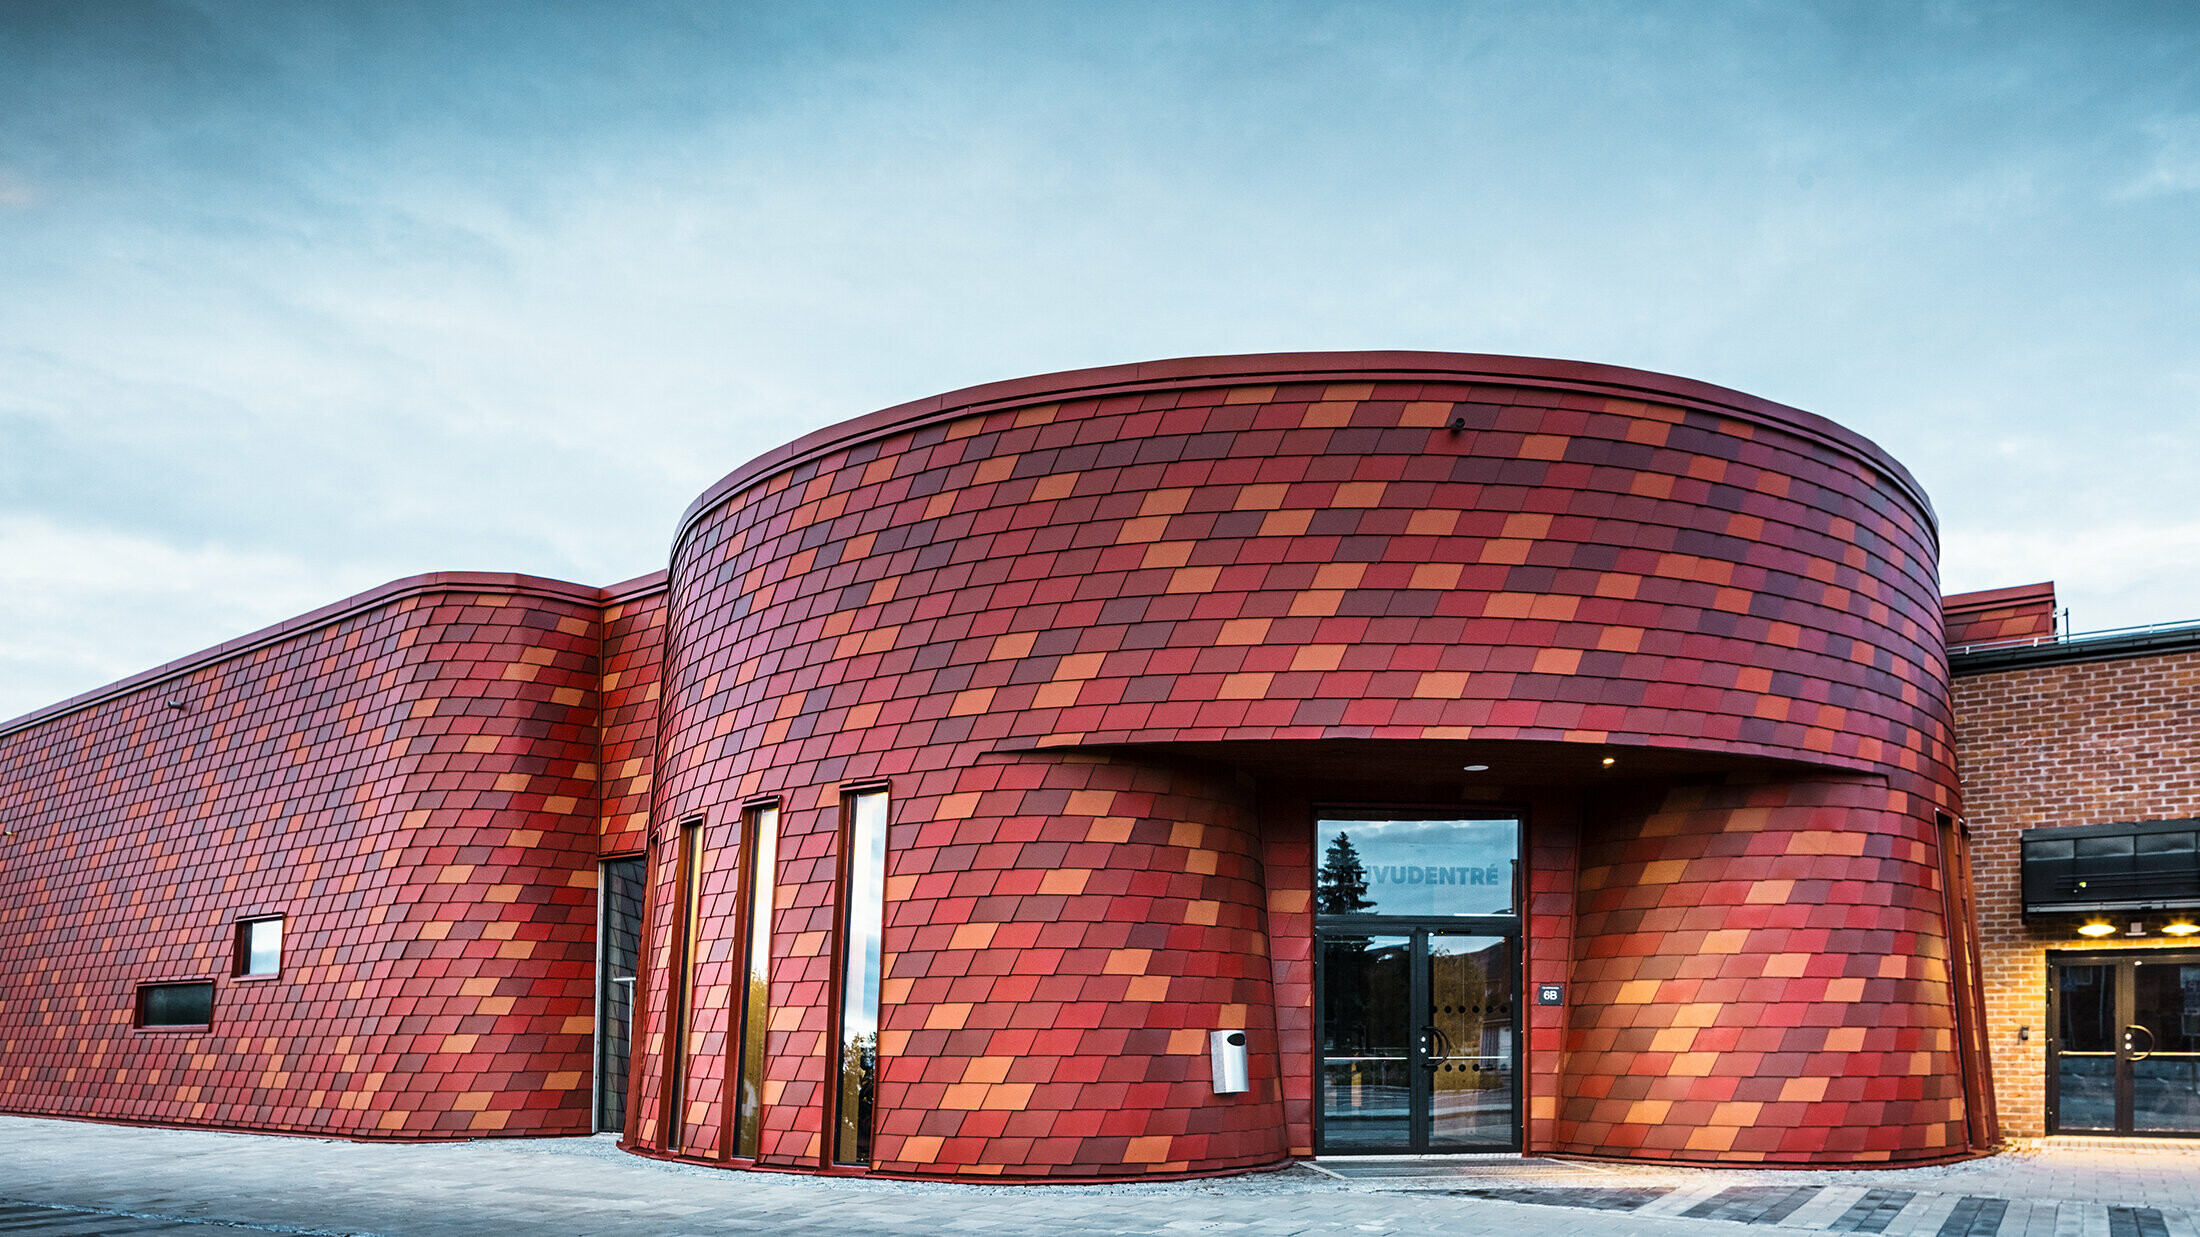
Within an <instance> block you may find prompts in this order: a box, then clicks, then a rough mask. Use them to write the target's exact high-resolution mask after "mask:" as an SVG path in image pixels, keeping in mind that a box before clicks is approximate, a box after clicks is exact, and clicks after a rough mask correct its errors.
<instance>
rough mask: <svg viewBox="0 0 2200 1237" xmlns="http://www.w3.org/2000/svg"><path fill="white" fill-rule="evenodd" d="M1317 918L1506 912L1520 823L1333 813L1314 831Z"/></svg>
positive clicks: (1510, 908) (1510, 911)
mask: <svg viewBox="0 0 2200 1237" xmlns="http://www.w3.org/2000/svg"><path fill="white" fill-rule="evenodd" d="M1315 838H1316V843H1315V844H1316V856H1317V859H1316V862H1317V864H1318V866H1317V868H1316V870H1315V874H1314V911H1315V913H1316V914H1320V915H1510V914H1513V913H1514V908H1513V870H1514V868H1515V867H1516V866H1517V860H1518V859H1519V857H1520V822H1519V821H1518V820H1514V819H1512V818H1509V817H1507V818H1490V819H1468V818H1459V817H1452V818H1446V819H1425V820H1401V819H1395V818H1389V817H1384V816H1382V815H1379V814H1375V813H1368V814H1365V815H1361V814H1357V813H1334V814H1330V815H1327V816H1325V817H1324V818H1323V819H1322V820H1321V821H1320V822H1319V824H1318V826H1317V827H1316V830H1315Z"/></svg>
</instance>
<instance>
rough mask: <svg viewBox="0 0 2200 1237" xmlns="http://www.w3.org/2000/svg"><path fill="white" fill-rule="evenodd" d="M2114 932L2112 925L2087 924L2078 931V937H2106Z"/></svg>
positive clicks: (2114, 927)
mask: <svg viewBox="0 0 2200 1237" xmlns="http://www.w3.org/2000/svg"><path fill="white" fill-rule="evenodd" d="M2115 930H2116V925H2115V924H2112V923H2089V924H2087V925H2085V926H2084V927H2082V928H2080V929H2078V935H2079V936H2107V935H2109V934H2110V933H2112V932H2114V931H2115Z"/></svg>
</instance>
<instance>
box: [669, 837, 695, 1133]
mask: <svg viewBox="0 0 2200 1237" xmlns="http://www.w3.org/2000/svg"><path fill="white" fill-rule="evenodd" d="M678 859H679V864H680V868H679V876H678V888H677V889H676V890H675V896H676V897H677V898H678V901H677V902H676V903H675V905H676V906H677V907H678V908H679V909H678V916H679V918H678V920H677V921H676V922H675V923H674V924H673V929H672V940H673V948H674V949H675V950H677V951H678V953H677V955H676V956H675V957H674V958H673V959H672V974H673V987H674V992H673V1001H672V1026H671V1027H670V1028H669V1030H670V1031H671V1035H670V1037H669V1038H668V1039H667V1041H666V1044H667V1051H666V1054H665V1056H666V1067H665V1078H666V1082H665V1097H664V1098H665V1149H666V1150H668V1151H678V1150H679V1149H680V1145H681V1143H682V1142H684V1141H685V1140H686V1134H687V1131H686V1125H687V1120H686V1118H687V1113H686V1108H687V1084H688V1058H689V1055H690V1054H689V1048H688V1039H689V1036H690V1033H691V1032H692V1031H693V1029H694V1027H695V962H696V958H695V952H696V951H695V938H696V934H697V932H698V931H699V930H700V923H701V919H702V916H701V915H700V914H699V913H698V912H699V911H700V909H701V903H702V898H703V822H702V821H700V820H690V821H684V822H682V823H681V825H680V853H679V856H678Z"/></svg>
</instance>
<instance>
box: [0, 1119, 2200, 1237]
mask: <svg viewBox="0 0 2200 1237" xmlns="http://www.w3.org/2000/svg"><path fill="white" fill-rule="evenodd" d="M1330 1168H1333V1169H1334V1170H1335V1171H1334V1172H1331V1171H1327V1169H1330ZM1339 1174H1343V1175H1339ZM2196 1218H2200V1146H2192V1145H2186V1144H2131V1143H2124V1144H2113V1143H2111V1144H2105V1145H2103V1144H2099V1143H2087V1142H2058V1143H2056V1144H2054V1145H2040V1146H2031V1147H2025V1148H2022V1149H2020V1150H2018V1151H2016V1152H2014V1153H2012V1154H2008V1155H2003V1156H1997V1157H1994V1158H1992V1159H1987V1160H1979V1161H1973V1162H1971V1163H1966V1164H1957V1165H1949V1166H1945V1167H1940V1168H1922V1169H1904V1170H1892V1171H1884V1172H1861V1171H1842V1172H1793V1171H1784V1172H1783V1171H1773V1172H1748V1171H1740V1170H1708V1169H1655V1168H1635V1167H1629V1166H1618V1165H1609V1164H1582V1163H1561V1162H1555V1161H1548V1160H1521V1159H1518V1158H1491V1159H1477V1160H1466V1161H1462V1160H1446V1161H1412V1160H1389V1161H1366V1160H1361V1161H1340V1162H1337V1163H1335V1164H1334V1165H1326V1166H1323V1167H1309V1166H1300V1167H1297V1168H1293V1169H1289V1170H1286V1171H1282V1172H1274V1173H1262V1174H1257V1175H1253V1176H1247V1177H1235V1178H1227V1179H1222V1180H1216V1181H1203V1182H1180V1183H1159V1184H1120V1185H1108V1186H978V1185H961V1184H952V1183H931V1182H924V1183H907V1182H884V1181H860V1180H825V1179H819V1178H809V1177H798V1176H788V1175H782V1174H771V1173H732V1172H725V1171H721V1170H715V1169H705V1168H695V1167H691V1166H687V1165H676V1164H662V1163H658V1162H656V1161H652V1160H644V1159H640V1158H638V1157H635V1156H629V1155H626V1154H624V1153H622V1152H620V1151H619V1150H618V1149H617V1148H616V1147H614V1146H612V1145H611V1142H610V1140H609V1139H606V1138H595V1139H555V1140H541V1141H493V1140H491V1141H482V1142H473V1143H458V1144H438V1145H433V1146H386V1145H378V1144H359V1143H340V1142H325V1141H321V1140H318V1139H304V1138H269V1137H259V1136H254V1135H249V1134H217V1133H206V1132H198V1131H176V1130H141V1129H131V1128H127V1127H122V1126H103V1125H89V1124H82V1123H76V1122H63V1121H40V1120H32V1119H28V1118H22V1117H4V1116H0V1237H5V1235H7V1234H16V1233H35V1234H40V1235H41V1237H52V1235H54V1234H108V1235H115V1237H121V1235H124V1234H147V1235H152V1234H162V1235H176V1234H191V1235H193V1237H241V1235H243V1234H249V1233H256V1232H257V1233H264V1232H288V1233H308V1234H386V1235H388V1237H446V1235H455V1234H466V1235H467V1237H473V1235H476V1234H498V1233H556V1234H620V1235H624V1234H651V1235H656V1234H683V1233H747V1232H760V1233H774V1234H780V1233H784V1234H811V1233H820V1234H822V1233H833V1234H840V1233H866V1234H867V1233H880V1234H912V1235H914V1234H995V1233H998V1234H1026V1233H1071V1234H1117V1233H1141V1234H1166V1235H1172V1237H1173V1235H1175V1234H1201V1233H1213V1234H1225V1233H1243V1234H1246V1235H1247V1237H1254V1235H1268V1234H1277V1235H1282V1234H1324V1235H1326V1234H1338V1235H1340V1237H1342V1235H1349V1237H1362V1235H1363V1234H1386V1233H1401V1234H1403V1233H1412V1234H1421V1233H1430V1234H1504V1235H1505V1237H1622V1235H1638V1234H1639V1235H1641V1237H1688V1235H1694V1237H1721V1235H1727V1237H1748V1234H1747V1229H1748V1228H1750V1227H1754V1228H1756V1229H1757V1230H1758V1231H1759V1232H1760V1233H1762V1234H1763V1235H1764V1237H1774V1234H1773V1233H1771V1232H1770V1231H1769V1230H1772V1229H1781V1230H1802V1231H1805V1232H1828V1233H1867V1234H1869V1233H1879V1234H1884V1235H1885V1237H1920V1235H1922V1237H2200V1219H2196Z"/></svg>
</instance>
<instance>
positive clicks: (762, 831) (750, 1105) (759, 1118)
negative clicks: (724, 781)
mask: <svg viewBox="0 0 2200 1237" xmlns="http://www.w3.org/2000/svg"><path fill="white" fill-rule="evenodd" d="M745 815H746V816H747V818H748V819H747V822H746V823H747V825H748V829H747V833H748V835H749V836H748V843H749V846H748V850H749V921H748V925H747V936H748V942H749V976H748V980H749V981H748V984H747V985H746V987H747V991H746V992H745V993H744V995H743V997H742V1001H741V1069H740V1114H739V1117H738V1120H739V1121H740V1123H741V1125H740V1129H739V1130H738V1131H737V1133H736V1137H735V1139H734V1154H736V1155H743V1156H748V1157H749V1158H751V1159H754V1158H755V1157H756V1152H757V1147H758V1146H759V1144H760V1143H761V1141H762V1138H763V1132H764V1030H765V1027H766V1026H767V1025H769V1024H770V1022H771V969H772V898H773V895H774V894H775V892H776V891H777V889H778V885H779V808H778V807H777V806H776V805H773V804H763V805H760V806H757V807H752V808H750V809H749V810H748V812H747V813H745Z"/></svg>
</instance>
